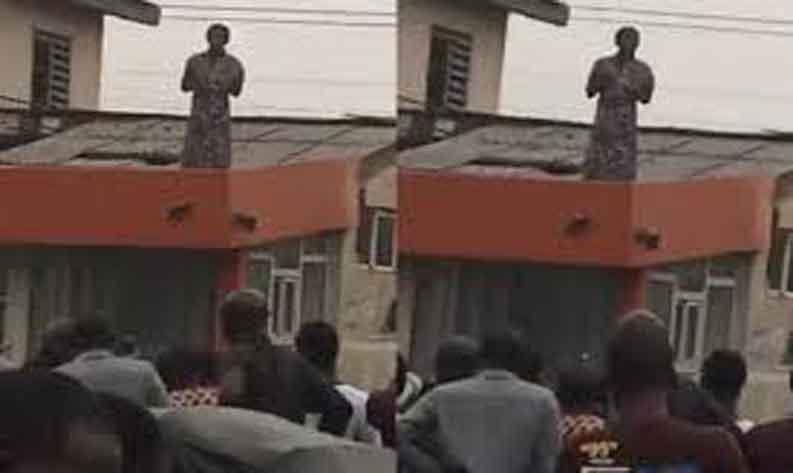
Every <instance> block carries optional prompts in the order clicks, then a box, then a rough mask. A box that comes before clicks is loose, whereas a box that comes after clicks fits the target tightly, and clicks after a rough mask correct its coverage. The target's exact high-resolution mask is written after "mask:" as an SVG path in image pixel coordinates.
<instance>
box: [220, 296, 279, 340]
mask: <svg viewBox="0 0 793 473" xmlns="http://www.w3.org/2000/svg"><path fill="white" fill-rule="evenodd" d="M268 316H269V312H268V311H267V298H266V297H265V296H264V294H262V293H261V292H260V291H258V290H256V289H240V290H237V291H233V292H231V293H229V295H228V296H226V298H225V299H224V300H223V303H222V304H221V305H220V323H221V327H222V331H223V336H224V337H225V338H226V340H228V341H229V342H230V343H231V344H232V345H236V344H248V343H256V342H257V341H258V340H259V339H260V337H262V336H263V335H264V334H265V330H266V328H267V318H268Z"/></svg>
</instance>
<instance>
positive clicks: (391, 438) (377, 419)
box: [366, 354, 407, 448]
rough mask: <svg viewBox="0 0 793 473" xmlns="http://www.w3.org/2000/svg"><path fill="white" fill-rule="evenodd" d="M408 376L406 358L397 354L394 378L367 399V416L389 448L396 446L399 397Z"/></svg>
mask: <svg viewBox="0 0 793 473" xmlns="http://www.w3.org/2000/svg"><path fill="white" fill-rule="evenodd" d="M406 376H407V366H406V365H405V360H403V359H402V356H401V355H399V354H397V359H396V375H395V376H394V380H393V381H392V382H391V384H390V385H389V386H388V387H387V388H385V389H383V390H380V391H374V392H373V393H371V394H370V395H369V399H368V400H367V401H366V418H367V419H368V420H369V423H370V424H371V425H372V426H373V427H374V428H376V429H377V430H379V431H380V436H381V438H382V439H383V446H385V447H388V448H395V447H396V443H397V433H396V414H397V398H398V397H399V393H400V392H402V389H404V387H405V377H406Z"/></svg>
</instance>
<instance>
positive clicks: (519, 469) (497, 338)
mask: <svg viewBox="0 0 793 473" xmlns="http://www.w3.org/2000/svg"><path fill="white" fill-rule="evenodd" d="M522 353H523V350H522V344H521V342H520V339H519V338H518V337H517V335H515V334H513V333H511V332H498V333H492V334H489V335H486V336H485V337H484V338H483V339H482V342H481V345H480V358H481V361H482V367H483V369H482V370H481V371H480V372H479V373H478V374H477V375H476V376H474V377H473V378H470V379H466V380H462V381H457V382H454V383H449V384H445V385H442V386H439V387H437V388H435V389H433V390H432V391H430V392H429V393H427V394H426V395H425V396H424V397H423V398H421V399H420V400H419V401H418V402H417V403H416V404H415V405H414V406H413V407H412V408H411V409H410V410H409V411H408V412H407V413H405V414H404V416H402V417H401V418H400V419H399V434H400V436H401V438H402V439H404V440H405V441H409V442H416V444H417V445H418V446H419V447H420V448H426V446H427V445H432V446H433V447H432V450H433V452H432V453H433V454H434V455H435V456H436V457H437V458H438V460H439V463H440V464H441V465H443V468H444V469H445V470H447V471H450V470H451V471H466V472H467V473H490V472H495V471H497V472H499V473H513V472H514V473H528V472H532V473H554V472H555V471H556V464H557V459H558V456H559V452H560V450H561V434H560V430H559V427H560V413H559V407H558V404H557V402H556V399H555V397H554V395H553V393H552V392H551V391H549V390H548V389H545V388H543V387H540V386H538V385H535V384H531V383H528V382H525V381H523V380H521V379H520V378H519V377H518V376H517V375H516V374H515V373H516V372H519V370H520V366H519V364H520V363H521V361H522V360H524V359H525V357H524V356H522ZM402 436H404V437H402Z"/></svg>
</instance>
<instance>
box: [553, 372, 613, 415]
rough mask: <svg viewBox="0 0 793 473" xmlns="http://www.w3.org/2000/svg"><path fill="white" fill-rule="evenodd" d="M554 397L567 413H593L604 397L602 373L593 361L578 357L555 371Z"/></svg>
mask: <svg viewBox="0 0 793 473" xmlns="http://www.w3.org/2000/svg"><path fill="white" fill-rule="evenodd" d="M556 382H557V385H556V398H557V399H558V400H559V405H560V406H561V407H562V410H563V411H564V412H567V413H574V412H580V413H590V414H592V413H595V412H596V411H597V410H598V409H599V408H600V407H602V406H600V404H601V403H602V402H603V399H604V392H603V391H604V390H603V374H602V373H601V372H600V370H598V369H597V367H596V366H595V365H594V363H593V362H591V361H587V360H583V359H579V360H576V361H575V362H572V363H567V364H563V365H562V366H561V367H560V368H559V370H558V371H557V379H556Z"/></svg>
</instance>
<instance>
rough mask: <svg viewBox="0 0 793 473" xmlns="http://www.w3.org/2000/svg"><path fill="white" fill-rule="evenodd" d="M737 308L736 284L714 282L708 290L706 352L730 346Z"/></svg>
mask: <svg viewBox="0 0 793 473" xmlns="http://www.w3.org/2000/svg"><path fill="white" fill-rule="evenodd" d="M734 308H735V287H734V284H733V283H731V282H729V283H727V282H725V283H723V284H718V285H716V284H714V285H712V286H711V287H710V290H709V291H708V319H707V323H706V329H705V330H706V333H705V353H706V354H708V353H711V352H712V351H714V350H718V349H722V348H726V347H729V346H730V329H731V328H732V314H733V311H734Z"/></svg>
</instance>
